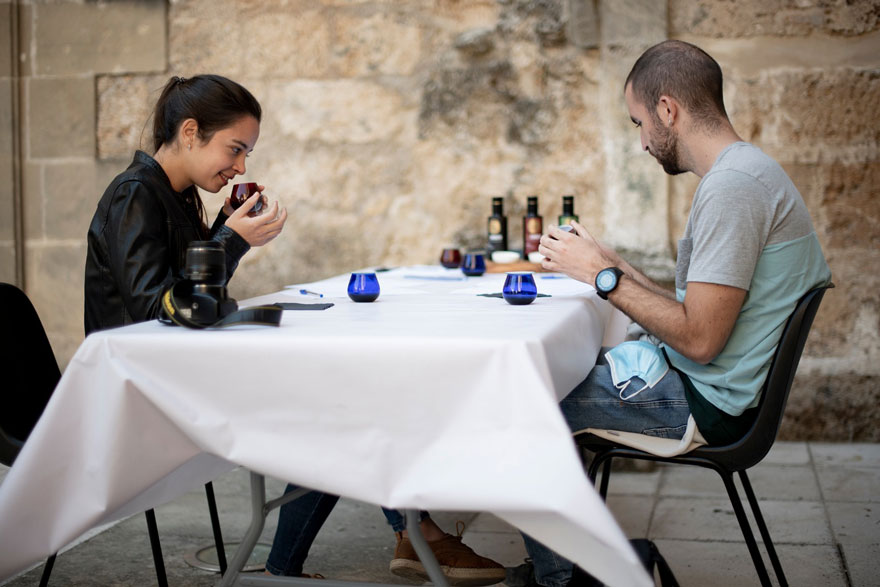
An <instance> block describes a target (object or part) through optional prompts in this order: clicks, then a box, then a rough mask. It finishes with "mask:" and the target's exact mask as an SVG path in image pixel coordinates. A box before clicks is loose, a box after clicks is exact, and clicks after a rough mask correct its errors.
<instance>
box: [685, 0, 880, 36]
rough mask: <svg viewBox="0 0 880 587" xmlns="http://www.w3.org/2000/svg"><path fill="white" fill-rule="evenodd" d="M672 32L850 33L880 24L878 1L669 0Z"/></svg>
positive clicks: (749, 33)
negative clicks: (728, 0) (723, 0)
mask: <svg viewBox="0 0 880 587" xmlns="http://www.w3.org/2000/svg"><path fill="white" fill-rule="evenodd" d="M669 19H670V29H671V32H672V36H676V35H677V34H678V33H681V32H688V33H691V34H694V35H699V36H703V37H734V38H739V37H754V36H807V35H811V34H816V33H824V34H836V35H847V36H855V35H861V34H864V33H867V32H871V31H876V30H877V29H878V27H880V3H878V2H877V1H876V0H867V1H862V2H802V1H799V0H782V1H780V2H773V3H768V2H766V1H763V0H745V1H739V2H735V3H733V2H718V1H717V0H698V1H696V2H694V1H693V0H669Z"/></svg>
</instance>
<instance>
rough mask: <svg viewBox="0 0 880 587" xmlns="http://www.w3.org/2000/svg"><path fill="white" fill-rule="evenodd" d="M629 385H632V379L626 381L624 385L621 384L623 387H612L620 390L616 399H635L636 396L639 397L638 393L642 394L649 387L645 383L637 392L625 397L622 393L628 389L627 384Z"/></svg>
mask: <svg viewBox="0 0 880 587" xmlns="http://www.w3.org/2000/svg"><path fill="white" fill-rule="evenodd" d="M630 383H632V379H630V380H628V381H627V382H626V383H624V384H623V387H617V385H615V386H614V387H617V389H619V390H620V393H618V394H617V395H618V397H620V399H622V400H623V401H627V400H631V399H632V398H634V397H636V396H637V395H639V394H640V393H642V392H643V391H645V390H646V389H648V387H649V385H648V384H647V383H646V384H645V385H644V386H643V387H642V388H641V389H640V390H638V391H634V392H632V393H631V394H629V395H627V396H625V395H623V392H624V391H625V390H626V388H627V387H629V384H630Z"/></svg>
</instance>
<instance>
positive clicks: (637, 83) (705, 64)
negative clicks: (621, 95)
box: [623, 40, 727, 129]
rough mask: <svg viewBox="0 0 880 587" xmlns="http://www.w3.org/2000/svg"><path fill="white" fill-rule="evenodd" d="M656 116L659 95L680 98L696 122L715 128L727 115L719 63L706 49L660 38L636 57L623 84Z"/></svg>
mask: <svg viewBox="0 0 880 587" xmlns="http://www.w3.org/2000/svg"><path fill="white" fill-rule="evenodd" d="M629 84H632V92H633V96H635V97H636V98H637V99H638V100H639V102H641V103H642V104H643V105H644V106H645V107H646V108H647V109H648V110H649V111H650V112H651V113H652V115H654V116H656V112H655V111H654V107H655V106H656V105H657V103H658V102H659V101H660V96H663V95H667V96H671V97H673V98H675V99H676V100H678V101H680V102H681V103H682V104H683V105H684V107H685V108H687V110H688V112H689V113H690V114H691V116H693V118H694V120H695V121H696V122H697V123H700V124H703V125H705V126H706V127H707V128H710V129H712V128H717V126H718V125H719V124H720V123H721V121H722V120H724V119H726V118H727V111H726V110H725V109H724V97H723V95H722V91H721V86H722V76H721V66H719V65H718V62H717V61H715V60H714V59H712V57H710V56H709V54H708V53H706V52H705V51H703V50H702V49H700V48H699V47H697V46H696V45H691V44H690V43H685V42H684V41H674V40H670V41H663V42H662V43H658V44H657V45H654V46H653V47H651V48H650V49H648V50H647V51H645V52H644V53H643V54H642V56H641V57H639V58H638V60H637V61H636V63H635V65H633V68H632V71H630V72H629V75H628V76H627V78H626V82H624V84H623V87H624V89H626V86H627V85H629Z"/></svg>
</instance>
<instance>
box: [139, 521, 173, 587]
mask: <svg viewBox="0 0 880 587" xmlns="http://www.w3.org/2000/svg"><path fill="white" fill-rule="evenodd" d="M144 515H145V516H146V517H147V531H148V532H149V534H150V546H151V547H152V549H153V563H154V564H155V565H156V581H157V582H158V583H159V587H168V577H167V576H166V575H165V559H164V558H162V544H161V543H160V542H159V527H158V526H157V525H156V512H154V511H153V510H152V509H149V510H147V511H145V512H144Z"/></svg>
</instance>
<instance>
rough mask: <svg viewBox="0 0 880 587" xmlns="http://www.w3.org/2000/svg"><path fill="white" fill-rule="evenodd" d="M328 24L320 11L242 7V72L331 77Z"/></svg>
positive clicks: (239, 39)
mask: <svg viewBox="0 0 880 587" xmlns="http://www.w3.org/2000/svg"><path fill="white" fill-rule="evenodd" d="M328 21H329V19H328V15H327V14H326V13H325V12H322V11H320V10H292V9H290V8H283V7H279V8H274V7H272V8H269V7H267V6H266V5H265V4H264V5H253V6H247V5H245V6H243V7H242V9H241V12H240V15H239V20H238V23H239V29H240V30H239V31H238V34H239V37H238V39H237V45H238V50H239V51H240V55H239V59H240V60H241V68H242V73H244V74H246V75H248V76H261V75H262V76H266V75H269V76H273V77H276V78H325V77H328V76H329V75H330V72H329V67H330V55H331V41H330V39H331V32H330V31H331V29H330V25H329V22H328ZM386 32H389V31H386ZM233 34H234V33H233ZM389 34H390V35H391V34H393V33H390V32H389ZM233 38H235V37H234V36H233Z"/></svg>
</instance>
